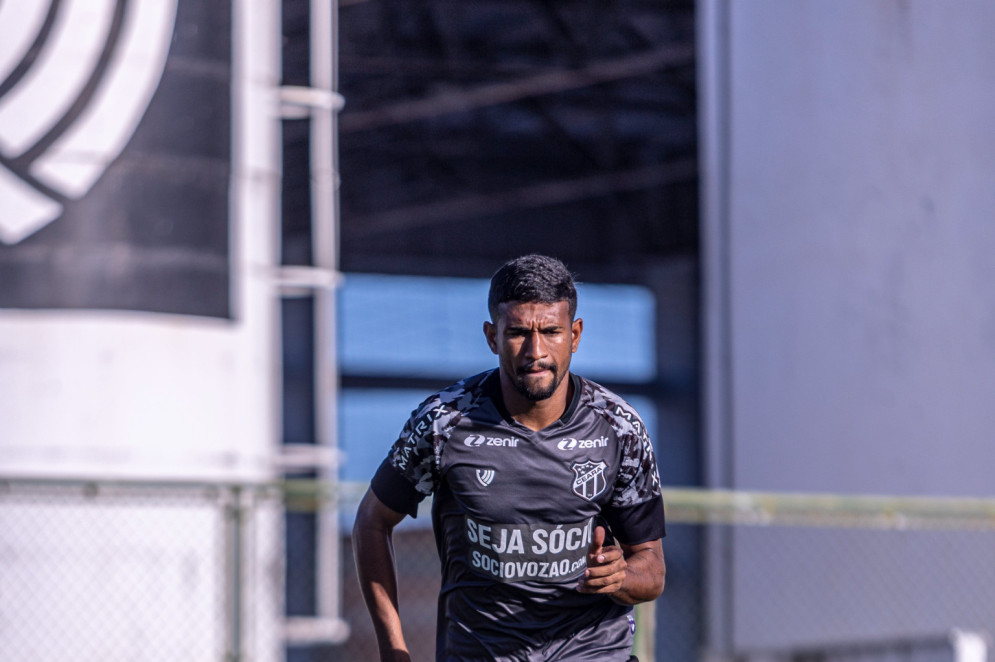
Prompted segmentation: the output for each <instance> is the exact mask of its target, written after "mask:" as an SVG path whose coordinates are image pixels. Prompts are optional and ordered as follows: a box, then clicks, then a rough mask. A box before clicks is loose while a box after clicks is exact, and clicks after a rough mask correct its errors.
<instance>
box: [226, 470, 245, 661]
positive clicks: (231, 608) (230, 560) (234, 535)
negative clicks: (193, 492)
mask: <svg viewBox="0 0 995 662" xmlns="http://www.w3.org/2000/svg"><path fill="white" fill-rule="evenodd" d="M244 518H245V510H244V507H243V504H242V487H241V486H240V485H232V486H231V487H230V492H229V494H228V502H227V503H226V504H225V533H226V535H225V540H226V545H225V547H226V549H225V561H226V563H225V564H226V566H227V568H226V571H227V572H226V573H225V581H226V584H227V585H226V586H225V595H226V607H227V609H226V611H227V628H226V630H227V639H228V640H227V642H226V647H225V648H226V650H225V660H226V662H241V660H242V602H243V596H242V567H243V565H244V559H243V558H242V557H243V553H244V545H243V544H242V543H243V540H242V535H243V529H244V524H245V522H244Z"/></svg>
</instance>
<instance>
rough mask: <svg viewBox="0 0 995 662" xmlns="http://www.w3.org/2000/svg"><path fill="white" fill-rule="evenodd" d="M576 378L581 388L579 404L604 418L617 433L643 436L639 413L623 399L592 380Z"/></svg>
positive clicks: (644, 429) (643, 428) (644, 427)
mask: <svg viewBox="0 0 995 662" xmlns="http://www.w3.org/2000/svg"><path fill="white" fill-rule="evenodd" d="M577 377H578V379H579V380H580V384H581V388H582V395H581V403H582V404H583V405H584V406H585V407H587V409H588V410H589V411H591V412H593V413H596V414H597V415H600V416H602V417H604V418H606V419H607V420H608V421H609V422H611V424H612V425H613V426H614V427H615V428H616V429H618V430H619V431H622V432H628V431H631V432H634V433H636V434H639V435H642V434H645V432H646V426H645V425H644V424H643V420H642V418H641V417H640V416H639V412H637V411H636V408H635V407H633V406H632V405H631V404H629V402H628V401H627V400H626V399H625V398H623V397H622V396H620V395H619V394H617V393H615V392H614V391H612V390H611V389H609V388H607V387H605V386H602V385H601V384H599V383H598V382H596V381H594V380H591V379H588V378H586V377H582V376H580V375H577Z"/></svg>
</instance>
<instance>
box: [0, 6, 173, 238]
mask: <svg viewBox="0 0 995 662" xmlns="http://www.w3.org/2000/svg"><path fill="white" fill-rule="evenodd" d="M176 2H177V0H153V1H148V0H33V1H32V2H0V242H2V243H5V244H15V243H17V242H19V241H21V240H23V239H24V238H25V237H28V236H30V235H31V234H33V233H35V232H37V231H38V230H40V229H41V228H42V227H44V226H45V225H47V224H49V223H51V222H52V221H54V220H55V219H56V218H58V217H59V215H60V214H62V209H63V202H65V201H68V200H73V199H78V198H81V197H83V195H85V194H86V193H87V191H89V190H90V188H91V187H92V186H93V185H94V184H95V183H96V182H97V180H98V179H99V178H100V176H101V175H102V174H103V173H104V171H105V170H106V169H107V166H109V165H110V163H111V162H112V161H113V160H114V159H115V158H117V156H118V155H119V154H120V153H121V151H122V150H123V149H124V146H125V145H126V144H127V143H128V141H129V140H130V139H131V136H132V135H133V134H134V132H135V129H136V128H137V126H138V123H139V121H140V120H141V118H142V116H143V115H144V114H145V110H146V109H147V108H148V105H149V102H150V101H151V99H152V94H153V93H154V92H155V90H156V88H157V87H158V85H159V80H160V78H161V77H162V71H163V68H164V66H165V64H166V55H167V53H168V52H169V44H170V40H171V39H172V35H173V24H174V22H175V19H176Z"/></svg>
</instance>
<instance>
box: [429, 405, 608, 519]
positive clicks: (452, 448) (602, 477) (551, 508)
mask: <svg viewBox="0 0 995 662" xmlns="http://www.w3.org/2000/svg"><path fill="white" fill-rule="evenodd" d="M619 455H620V453H619V443H618V439H617V437H616V435H615V434H614V433H613V432H612V431H611V430H610V429H609V428H607V426H605V427H603V428H602V427H599V426H597V425H580V426H573V427H563V428H562V429H558V430H554V431H543V432H536V433H533V432H532V431H529V430H525V429H516V428H511V427H508V426H493V425H481V424H475V423H472V422H468V423H465V424H463V425H460V426H457V428H456V429H454V430H453V433H452V434H451V435H450V437H449V439H448V441H447V443H446V445H445V446H444V447H443V449H442V452H441V454H440V463H439V468H440V471H441V478H442V480H443V481H444V482H445V483H446V485H447V487H448V492H449V493H450V494H451V495H452V497H453V498H454V499H455V500H456V501H457V502H458V504H459V507H460V509H461V510H462V511H463V512H464V513H465V514H466V515H467V516H469V517H475V518H479V519H480V520H482V521H490V522H507V523H513V522H515V523H523V522H530V521H533V522H534V521H541V522H577V521H581V520H584V519H586V518H589V517H592V516H594V515H596V514H598V513H599V512H600V511H601V508H602V505H603V504H604V503H605V502H606V501H607V500H608V499H609V498H610V497H611V491H612V487H613V484H614V482H615V478H616V476H617V474H618V469H619V467H618V463H619V462H618V460H619Z"/></svg>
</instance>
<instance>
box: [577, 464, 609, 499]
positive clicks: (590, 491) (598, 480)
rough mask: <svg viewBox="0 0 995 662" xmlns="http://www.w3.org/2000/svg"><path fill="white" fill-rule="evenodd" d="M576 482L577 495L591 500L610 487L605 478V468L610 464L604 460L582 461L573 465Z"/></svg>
mask: <svg viewBox="0 0 995 662" xmlns="http://www.w3.org/2000/svg"><path fill="white" fill-rule="evenodd" d="M572 468H573V470H574V482H573V490H574V493H575V494H577V496H579V497H582V498H584V499H587V500H588V501H591V500H593V499H595V498H596V497H598V496H599V495H600V494H601V493H602V492H604V491H605V489H606V488H607V487H608V482H607V480H606V479H605V469H607V468H608V465H607V464H605V463H604V462H601V461H598V462H591V461H588V462H582V463H578V464H575V465H573V467H572Z"/></svg>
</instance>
